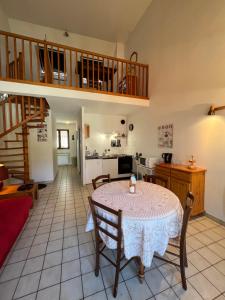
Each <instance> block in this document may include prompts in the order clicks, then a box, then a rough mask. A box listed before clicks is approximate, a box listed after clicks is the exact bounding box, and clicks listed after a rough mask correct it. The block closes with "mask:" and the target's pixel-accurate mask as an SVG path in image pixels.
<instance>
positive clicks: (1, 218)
mask: <svg viewBox="0 0 225 300" xmlns="http://www.w3.org/2000/svg"><path fill="white" fill-rule="evenodd" d="M31 207H32V198H31V197H30V196H21V197H15V198H8V199H3V200H0V267H1V266H2V264H3V262H4V260H5V258H6V256H7V255H8V253H9V251H10V249H11V247H12V246H13V244H14V242H15V240H16V238H17V237H18V235H19V233H20V231H21V230H22V228H23V225H24V224H25V222H26V220H27V218H28V216H29V210H30V208H31Z"/></svg>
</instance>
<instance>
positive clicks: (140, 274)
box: [138, 261, 145, 283]
mask: <svg viewBox="0 0 225 300" xmlns="http://www.w3.org/2000/svg"><path fill="white" fill-rule="evenodd" d="M138 277H139V280H140V282H141V283H143V279H144V278H145V267H144V265H143V263H142V262H141V261H140V266H139V271H138Z"/></svg>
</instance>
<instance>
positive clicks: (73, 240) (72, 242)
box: [63, 235, 78, 249]
mask: <svg viewBox="0 0 225 300" xmlns="http://www.w3.org/2000/svg"><path fill="white" fill-rule="evenodd" d="M77 245H78V238H77V235H72V236H68V237H65V238H64V241H63V249H65V248H69V247H74V246H77Z"/></svg>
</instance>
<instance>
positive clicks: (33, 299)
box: [19, 293, 37, 300]
mask: <svg viewBox="0 0 225 300" xmlns="http://www.w3.org/2000/svg"><path fill="white" fill-rule="evenodd" d="M36 295H37V293H33V294H29V295H27V296H24V297H22V298H19V299H20V300H36Z"/></svg>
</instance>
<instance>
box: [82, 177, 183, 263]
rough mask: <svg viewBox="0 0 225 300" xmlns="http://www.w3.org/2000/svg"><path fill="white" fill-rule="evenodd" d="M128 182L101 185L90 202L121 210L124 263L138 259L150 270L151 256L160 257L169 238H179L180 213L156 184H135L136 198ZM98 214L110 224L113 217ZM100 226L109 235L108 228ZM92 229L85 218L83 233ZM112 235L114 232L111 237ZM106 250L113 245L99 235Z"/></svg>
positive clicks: (174, 200) (175, 201) (170, 196)
mask: <svg viewBox="0 0 225 300" xmlns="http://www.w3.org/2000/svg"><path fill="white" fill-rule="evenodd" d="M128 184H129V182H128V181H116V182H111V183H108V184H105V185H102V186H101V187H99V188H98V189H96V190H95V191H94V192H93V194H92V198H93V200H95V201H97V202H99V203H101V204H104V205H105V206H108V207H111V208H113V209H115V210H118V209H121V210H122V230H123V244H124V254H125V257H126V258H127V259H129V258H131V257H134V256H139V257H140V258H141V260H142V263H143V264H144V266H146V267H150V266H151V262H152V258H153V255H154V252H157V253H158V254H159V255H164V253H165V251H166V248H167V246H168V242H169V239H170V238H174V237H176V236H178V235H179V234H180V230H181V226H182V215H183V209H182V206H181V204H180V201H179V199H178V198H177V196H176V195H175V194H174V193H172V192H171V191H170V190H168V189H166V188H164V187H161V186H159V185H156V184H152V183H147V182H144V181H138V182H137V186H136V194H130V193H129V189H128ZM101 214H102V215H105V216H107V218H108V219H109V220H113V216H112V215H111V214H109V213H106V212H105V211H102V210H101ZM101 226H102V227H104V228H107V230H110V231H111V232H113V230H115V229H113V228H112V227H111V226H109V225H107V224H105V223H103V222H101ZM93 229H94V225H93V219H92V216H91V214H90V213H89V214H88V221H87V225H86V231H90V230H93ZM115 233H116V232H114V234H115ZM101 237H102V239H103V240H104V242H105V243H106V245H107V247H108V248H110V249H115V248H116V242H115V241H113V240H112V239H110V238H108V237H107V236H105V235H104V234H101Z"/></svg>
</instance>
